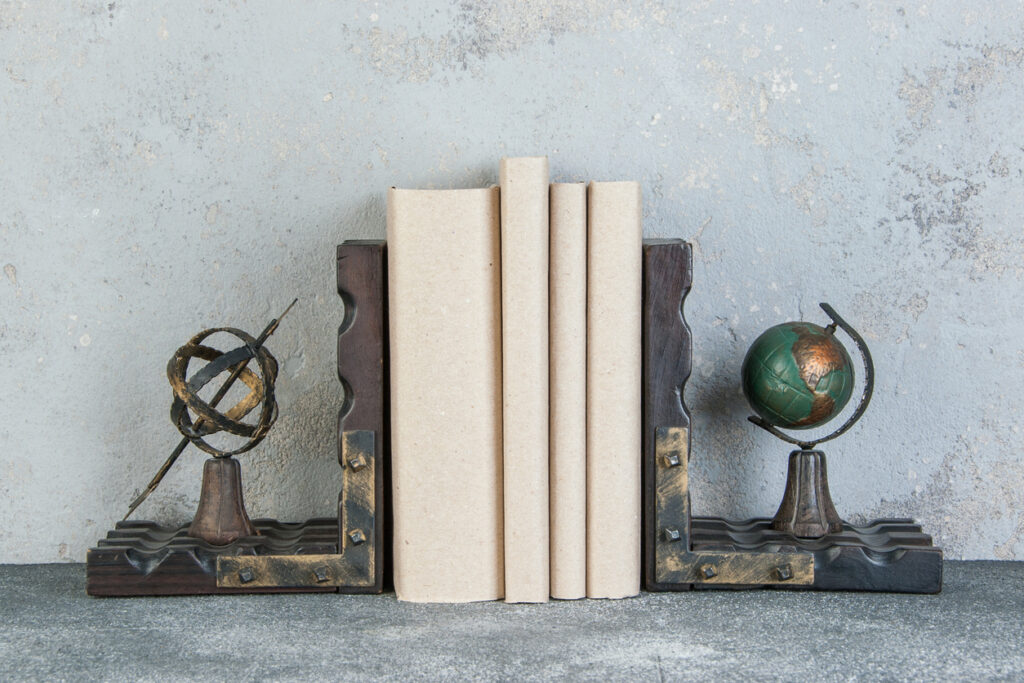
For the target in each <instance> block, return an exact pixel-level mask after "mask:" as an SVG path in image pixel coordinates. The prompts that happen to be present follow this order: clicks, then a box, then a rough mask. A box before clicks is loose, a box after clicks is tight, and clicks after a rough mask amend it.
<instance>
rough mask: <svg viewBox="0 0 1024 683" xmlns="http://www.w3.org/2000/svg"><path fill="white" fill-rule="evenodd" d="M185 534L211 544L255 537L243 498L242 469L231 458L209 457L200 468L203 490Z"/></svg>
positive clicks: (222, 543) (225, 543) (224, 543)
mask: <svg viewBox="0 0 1024 683" xmlns="http://www.w3.org/2000/svg"><path fill="white" fill-rule="evenodd" d="M188 535H189V536H193V537H195V538H201V539H203V540H204V541H206V542H207V543H209V544H210V545H227V544H228V543H231V542H233V541H236V540H238V539H239V538H242V537H243V536H255V535H256V530H255V529H254V528H253V525H252V522H250V521H249V515H248V514H246V512H245V501H244V500H243V498H242V468H241V467H240V466H239V464H238V461H237V460H235V459H234V458H210V459H209V460H207V461H206V463H205V464H204V465H203V489H202V492H201V493H200V494H199V507H198V508H197V509H196V516H195V519H193V520H192V524H191V525H190V526H189V528H188Z"/></svg>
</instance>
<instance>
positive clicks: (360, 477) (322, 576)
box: [217, 430, 380, 590]
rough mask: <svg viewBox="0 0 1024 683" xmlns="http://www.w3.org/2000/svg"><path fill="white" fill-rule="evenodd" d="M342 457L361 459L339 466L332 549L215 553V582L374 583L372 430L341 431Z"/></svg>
mask: <svg viewBox="0 0 1024 683" xmlns="http://www.w3.org/2000/svg"><path fill="white" fill-rule="evenodd" d="M341 448H342V461H343V462H345V463H352V462H353V461H355V462H358V463H361V465H360V466H359V467H354V466H352V465H349V466H348V467H346V468H345V469H344V470H343V475H342V483H341V504H340V513H341V514H340V515H339V520H338V523H339V525H340V533H339V536H340V538H341V539H343V540H344V545H343V547H341V548H339V549H338V550H339V554H337V555H220V556H218V557H217V587H218V588H240V587H242V586H244V587H246V588H310V587H326V586H337V587H339V588H341V589H343V590H344V589H372V588H373V587H374V585H375V583H376V571H375V569H376V557H377V553H376V552H375V545H376V541H375V539H376V538H377V535H376V534H375V533H374V529H375V528H376V525H377V524H379V523H380V520H378V519H376V518H375V515H374V510H375V504H374V503H375V493H374V490H375V489H374V482H375V475H374V473H375V471H376V468H377V466H378V463H377V461H376V459H375V458H374V451H375V449H376V434H375V433H374V432H373V431H370V430H351V431H345V432H342V434H341Z"/></svg>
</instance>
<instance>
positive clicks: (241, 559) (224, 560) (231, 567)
mask: <svg viewBox="0 0 1024 683" xmlns="http://www.w3.org/2000/svg"><path fill="white" fill-rule="evenodd" d="M360 573H361V572H360V570H359V569H358V568H355V567H353V566H352V565H351V564H350V563H349V562H347V561H346V559H345V556H344V555H218V556H217V587H218V588H242V587H243V586H244V587H245V588H310V587H315V586H349V585H363V584H362V582H364V581H365V580H366V579H365V577H363V576H360Z"/></svg>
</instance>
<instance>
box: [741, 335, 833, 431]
mask: <svg viewBox="0 0 1024 683" xmlns="http://www.w3.org/2000/svg"><path fill="white" fill-rule="evenodd" d="M743 393H744V395H746V397H747V401H749V402H750V406H751V407H752V408H753V409H754V411H755V412H757V414H758V415H760V416H761V417H762V418H763V419H764V420H766V421H767V422H768V423H769V424H771V425H773V426H775V427H783V428H788V429H810V428H812V427H817V426H819V425H823V424H825V423H826V422H828V421H829V420H831V419H832V418H834V417H835V416H836V415H838V414H839V413H840V412H841V411H842V410H843V408H844V407H846V404H847V402H848V401H849V400H850V395H851V394H852V393H853V363H851V362H850V354H848V353H847V352H846V349H845V348H844V347H843V345H842V344H841V343H840V342H839V340H838V339H836V338H835V335H833V334H832V332H831V331H830V330H826V329H825V328H823V327H819V326H818V325H815V324H813V323H804V322H793V323H782V324H781V325H776V326H775V327H772V328H769V329H768V330H766V331H765V332H764V334H762V335H761V336H760V337H758V338H757V339H756V340H755V341H754V343H753V344H752V345H751V346H750V350H749V351H747V356H746V358H744V359H743Z"/></svg>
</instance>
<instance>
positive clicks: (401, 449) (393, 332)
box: [387, 157, 642, 602]
mask: <svg viewBox="0 0 1024 683" xmlns="http://www.w3.org/2000/svg"><path fill="white" fill-rule="evenodd" d="M641 213H642V212H641V201H640V187H639V185H638V184H637V183H635V182H592V183H590V184H589V185H585V184H583V183H554V184H551V183H550V182H549V172H548V161H547V158H545V157H525V158H507V159H503V160H502V161H501V172H500V185H499V186H497V187H491V188H484V189H472V190H401V189H394V188H392V189H391V190H390V192H389V194H388V207H387V240H388V286H389V294H388V299H389V308H390V313H389V315H390V320H389V324H390V330H389V335H390V354H391V364H390V367H391V441H392V449H391V458H392V487H393V488H392V494H393V496H392V498H393V508H394V582H395V590H396V592H397V594H398V597H399V599H401V600H411V601H417V602H467V601H474V600H496V599H499V598H504V599H505V600H506V601H508V602H543V601H546V600H548V598H549V597H555V598H561V599H572V598H582V597H593V598H622V597H627V596H630V595H636V594H637V593H638V592H639V590H640V504H641V503H640V498H641V493H640V448H641V427H640V424H641V398H640V384H641V377H640V372H641V366H640V364H641V351H640V347H641V339H640V334H641V332H640V316H641V288H642V274H641V241H642V230H641Z"/></svg>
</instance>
